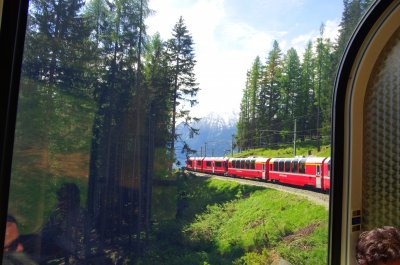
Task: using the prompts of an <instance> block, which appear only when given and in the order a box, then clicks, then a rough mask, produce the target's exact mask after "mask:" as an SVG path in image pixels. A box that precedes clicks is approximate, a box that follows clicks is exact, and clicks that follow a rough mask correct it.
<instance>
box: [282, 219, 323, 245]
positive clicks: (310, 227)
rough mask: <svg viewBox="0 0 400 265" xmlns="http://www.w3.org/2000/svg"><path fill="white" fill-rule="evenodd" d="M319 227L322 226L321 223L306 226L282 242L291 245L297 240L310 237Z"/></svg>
mask: <svg viewBox="0 0 400 265" xmlns="http://www.w3.org/2000/svg"><path fill="white" fill-rule="evenodd" d="M319 226H321V223H313V224H309V225H308V226H306V227H304V228H302V229H300V230H297V231H296V232H294V233H293V234H291V235H288V236H285V237H284V238H283V240H282V241H283V242H285V243H291V242H293V241H295V240H297V239H302V238H304V237H306V236H308V235H310V234H311V233H312V232H314V230H315V229H317V228H318V227H319Z"/></svg>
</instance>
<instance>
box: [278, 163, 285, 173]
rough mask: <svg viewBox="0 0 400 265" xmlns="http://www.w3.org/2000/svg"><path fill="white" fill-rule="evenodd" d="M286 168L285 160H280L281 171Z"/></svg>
mask: <svg viewBox="0 0 400 265" xmlns="http://www.w3.org/2000/svg"><path fill="white" fill-rule="evenodd" d="M284 169H285V161H279V171H281V172H283V171H284Z"/></svg>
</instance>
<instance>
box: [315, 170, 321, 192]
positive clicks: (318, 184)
mask: <svg viewBox="0 0 400 265" xmlns="http://www.w3.org/2000/svg"><path fill="white" fill-rule="evenodd" d="M315 167H316V168H315V187H316V188H317V189H320V188H321V187H322V185H321V165H316V166H315Z"/></svg>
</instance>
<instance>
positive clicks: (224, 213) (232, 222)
mask: <svg viewBox="0 0 400 265" xmlns="http://www.w3.org/2000/svg"><path fill="white" fill-rule="evenodd" d="M179 183H180V184H179V185H178V193H179V194H180V196H178V198H177V204H176V205H177V208H181V211H179V210H178V212H180V214H179V216H178V217H177V218H176V219H175V218H174V217H173V216H170V218H169V219H168V220H165V219H164V220H155V223H156V228H157V229H156V233H155V234H154V237H153V239H154V241H152V244H150V245H151V247H150V249H149V252H148V253H147V255H146V256H145V257H144V258H143V260H141V262H142V263H139V264H167V265H168V264H182V265H183V264H270V263H271V262H273V261H274V260H277V259H279V257H284V258H285V259H287V260H289V261H290V262H291V263H292V264H318V265H320V264H324V263H325V262H326V255H327V227H328V211H327V210H326V209H325V208H324V207H322V206H316V205H314V204H312V203H311V202H309V201H308V200H306V199H304V198H301V197H298V196H295V195H291V194H287V193H282V192H279V191H275V190H270V189H263V188H259V187H253V186H244V185H239V184H237V183H232V182H224V181H218V180H211V179H200V178H193V177H190V176H189V177H184V178H183V180H182V179H181V180H180V181H179ZM164 195H165V194H164ZM182 208H183V209H182Z"/></svg>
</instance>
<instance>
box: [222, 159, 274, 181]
mask: <svg viewBox="0 0 400 265" xmlns="http://www.w3.org/2000/svg"><path fill="white" fill-rule="evenodd" d="M268 161H269V158H264V157H258V158H257V157H248V158H230V159H229V161H228V172H227V175H228V176H232V177H242V178H253V179H263V180H268V167H267V165H268Z"/></svg>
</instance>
